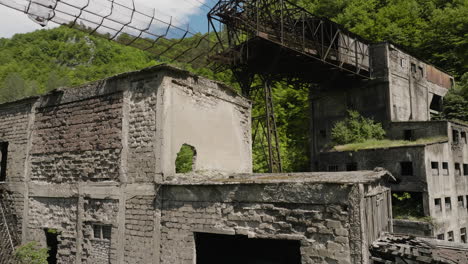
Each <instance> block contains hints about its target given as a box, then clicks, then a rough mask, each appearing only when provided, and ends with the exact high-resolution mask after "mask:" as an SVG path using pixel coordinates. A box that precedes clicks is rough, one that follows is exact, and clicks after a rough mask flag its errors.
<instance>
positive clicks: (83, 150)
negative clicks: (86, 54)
mask: <svg viewBox="0 0 468 264" xmlns="http://www.w3.org/2000/svg"><path fill="white" fill-rule="evenodd" d="M121 116H122V94H121V93H115V94H110V95H104V96H98V97H92V98H88V99H84V100H79V101H75V102H71V103H66V104H54V105H51V106H45V107H40V108H38V109H37V114H36V120H35V127H34V144H33V147H32V150H31V154H32V155H31V166H32V169H31V180H38V181H48V182H72V181H77V180H82V181H102V180H118V176H119V165H120V152H121V147H122V144H121V128H122V118H121Z"/></svg>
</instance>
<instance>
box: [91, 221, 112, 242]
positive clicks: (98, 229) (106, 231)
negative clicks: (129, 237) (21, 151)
mask: <svg viewBox="0 0 468 264" xmlns="http://www.w3.org/2000/svg"><path fill="white" fill-rule="evenodd" d="M93 238H94V239H96V240H102V241H110V240H111V238H112V225H105V224H93Z"/></svg>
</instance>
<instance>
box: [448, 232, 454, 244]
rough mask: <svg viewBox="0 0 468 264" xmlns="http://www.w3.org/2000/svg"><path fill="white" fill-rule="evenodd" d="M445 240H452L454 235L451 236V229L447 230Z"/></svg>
mask: <svg viewBox="0 0 468 264" xmlns="http://www.w3.org/2000/svg"><path fill="white" fill-rule="evenodd" d="M447 241H451V242H453V241H454V236H453V231H448V232H447Z"/></svg>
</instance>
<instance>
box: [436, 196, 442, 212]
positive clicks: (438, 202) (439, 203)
mask: <svg viewBox="0 0 468 264" xmlns="http://www.w3.org/2000/svg"><path fill="white" fill-rule="evenodd" d="M434 205H435V211H436V213H440V212H442V200H441V199H440V198H436V199H434Z"/></svg>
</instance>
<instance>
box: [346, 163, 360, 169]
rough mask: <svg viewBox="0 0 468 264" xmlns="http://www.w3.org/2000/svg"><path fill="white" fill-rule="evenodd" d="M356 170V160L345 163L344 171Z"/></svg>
mask: <svg viewBox="0 0 468 264" xmlns="http://www.w3.org/2000/svg"><path fill="white" fill-rule="evenodd" d="M357 170H358V168H357V163H356V162H352V163H348V164H346V171H357Z"/></svg>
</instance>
